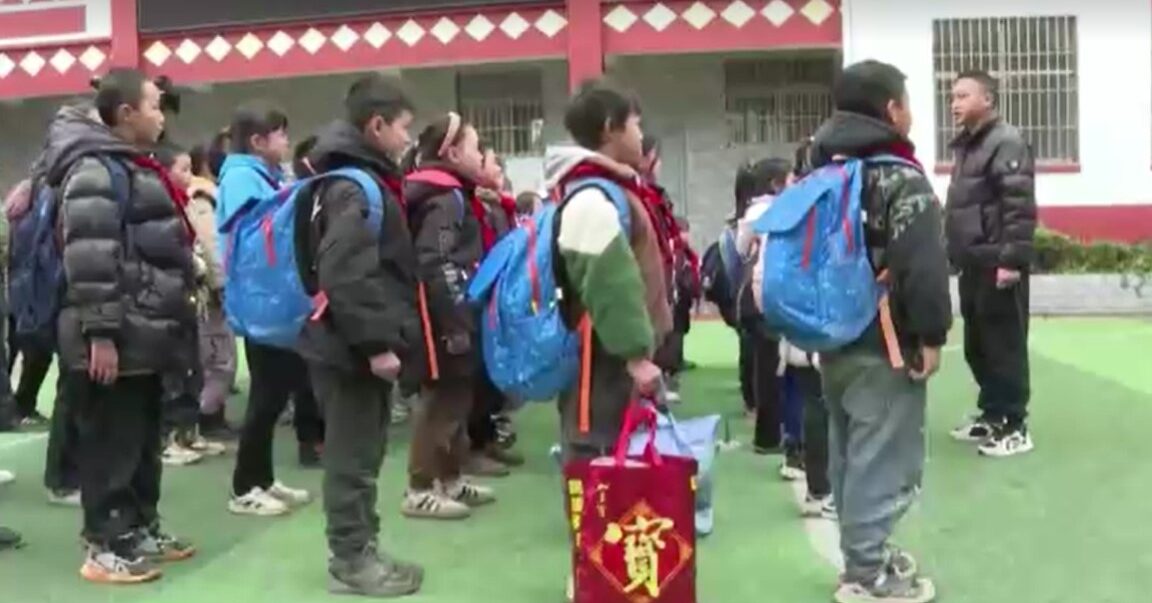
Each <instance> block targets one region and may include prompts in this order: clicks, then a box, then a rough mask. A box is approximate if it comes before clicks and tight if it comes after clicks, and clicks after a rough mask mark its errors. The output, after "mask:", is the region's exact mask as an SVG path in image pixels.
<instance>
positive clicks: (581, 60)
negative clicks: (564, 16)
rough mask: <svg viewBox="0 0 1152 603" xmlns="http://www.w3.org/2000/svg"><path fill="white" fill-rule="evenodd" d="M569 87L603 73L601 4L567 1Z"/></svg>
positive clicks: (573, 87) (575, 0)
mask: <svg viewBox="0 0 1152 603" xmlns="http://www.w3.org/2000/svg"><path fill="white" fill-rule="evenodd" d="M567 8H568V88H569V90H573V91H575V90H576V88H577V87H578V86H579V85H580V84H581V82H583V81H585V80H587V79H591V78H594V77H599V76H600V75H602V74H603V73H604V27H603V25H601V23H600V18H601V10H600V3H599V2H587V1H584V0H568V4H567Z"/></svg>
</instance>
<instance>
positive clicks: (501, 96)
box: [457, 69, 544, 156]
mask: <svg viewBox="0 0 1152 603" xmlns="http://www.w3.org/2000/svg"><path fill="white" fill-rule="evenodd" d="M541 80H542V75H541V73H540V71H539V70H534V69H533V70H515V71H499V72H478V73H461V74H460V75H459V76H458V81H457V83H458V85H457V91H458V95H459V98H458V100H459V103H458V104H459V107H460V114H461V116H462V117H463V118H464V119H466V120H468V121H469V122H470V123H472V125H474V126H475V127H476V130H477V132H479V134H480V139H481V140H483V141H485V142H487V143H488V144H490V145H491V146H492V147H493V148H494V149H496V152H497V153H499V154H501V155H504V156H517V155H529V154H532V153H533V152H534V151H535V150H536V149H535V148H534V146H535V143H536V138H537V137H538V135H539V134H538V132H537V130H539V124H540V122H542V121H543V119H544V99H543V85H542V81H541Z"/></svg>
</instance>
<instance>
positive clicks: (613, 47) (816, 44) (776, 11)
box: [603, 0, 843, 54]
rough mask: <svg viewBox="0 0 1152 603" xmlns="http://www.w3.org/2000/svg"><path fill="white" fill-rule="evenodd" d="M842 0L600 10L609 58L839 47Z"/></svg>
mask: <svg viewBox="0 0 1152 603" xmlns="http://www.w3.org/2000/svg"><path fill="white" fill-rule="evenodd" d="M840 2H841V0H700V1H693V0H668V1H661V2H657V1H652V0H646V1H638V0H631V1H628V2H617V3H616V4H613V5H605V6H604V7H603V12H604V17H603V22H604V26H605V29H604V49H605V52H606V53H607V54H648V53H650V54H664V53H669V54H675V53H685V52H718V51H732V50H764V49H769V48H820V47H827V48H839V47H840V45H841V43H842V40H843V33H842V23H841V18H840Z"/></svg>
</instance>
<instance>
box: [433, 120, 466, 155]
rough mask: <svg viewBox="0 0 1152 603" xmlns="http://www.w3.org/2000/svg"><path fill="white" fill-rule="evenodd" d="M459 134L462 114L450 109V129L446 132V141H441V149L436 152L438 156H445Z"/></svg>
mask: <svg viewBox="0 0 1152 603" xmlns="http://www.w3.org/2000/svg"><path fill="white" fill-rule="evenodd" d="M458 134H460V114H458V113H456V112H455V111H449V112H448V131H447V132H445V133H444V141H443V142H441V143H440V151H439V152H438V153H436V156H437V157H439V158H441V159H443V158H444V154H445V153H447V152H448V148H449V147H451V146H452V141H454V140H456V136H457V135H458Z"/></svg>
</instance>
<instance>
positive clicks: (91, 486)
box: [67, 372, 162, 546]
mask: <svg viewBox="0 0 1152 603" xmlns="http://www.w3.org/2000/svg"><path fill="white" fill-rule="evenodd" d="M67 379H68V380H69V381H70V383H69V386H68V390H69V391H70V392H72V393H74V394H75V396H76V398H75V400H74V401H75V402H76V405H77V420H78V424H79V427H80V429H79V431H80V456H79V458H80V492H81V497H82V499H83V503H84V537H85V538H87V539H88V540H89V541H90V542H92V543H94V544H96V545H98V546H110V545H113V544H114V543H115V542H117V541H123V539H124V538H126V537H127V536H129V535H130V534H131V533H132V532H133V531H134V530H137V529H140V528H145V527H149V526H152V525H154V524H155V523H156V522H157V521H158V519H159V514H158V512H157V505H158V504H159V502H160V476H161V465H160V448H161V444H160V413H161V409H160V397H161V394H162V388H161V383H160V378H159V377H158V376H156V375H140V376H130V377H121V378H119V379H118V380H116V382H115V383H113V384H112V385H110V386H103V385H97V384H96V383H93V382H92V381H90V380H89V379H88V375H87V374H85V373H79V372H72V373H69V375H68V377H67Z"/></svg>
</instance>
